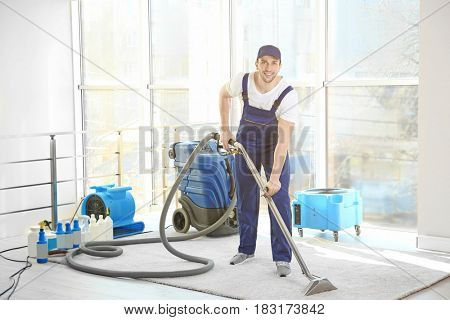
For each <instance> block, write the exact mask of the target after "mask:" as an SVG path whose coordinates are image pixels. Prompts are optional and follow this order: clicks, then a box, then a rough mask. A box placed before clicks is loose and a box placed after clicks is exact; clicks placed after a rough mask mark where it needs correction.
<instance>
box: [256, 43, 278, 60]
mask: <svg viewBox="0 0 450 320" xmlns="http://www.w3.org/2000/svg"><path fill="white" fill-rule="evenodd" d="M264 56H272V57H274V58H277V59H278V60H281V52H280V49H278V48H277V47H275V46H272V45H266V46H262V47H261V48H259V50H258V57H257V59H259V58H261V57H264Z"/></svg>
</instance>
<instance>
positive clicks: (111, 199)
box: [81, 184, 145, 238]
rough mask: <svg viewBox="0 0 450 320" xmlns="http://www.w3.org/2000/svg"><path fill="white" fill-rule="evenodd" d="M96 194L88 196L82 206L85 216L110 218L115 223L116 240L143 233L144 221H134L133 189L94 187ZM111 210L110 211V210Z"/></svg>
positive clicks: (108, 186)
mask: <svg viewBox="0 0 450 320" xmlns="http://www.w3.org/2000/svg"><path fill="white" fill-rule="evenodd" d="M90 189H93V190H95V193H91V194H89V195H87V196H86V197H85V198H84V200H83V204H82V206H81V213H82V214H83V215H89V216H91V215H92V214H93V215H94V216H95V217H96V218H97V219H98V218H99V217H100V216H103V217H106V215H107V214H108V211H109V216H110V218H111V219H112V221H113V226H114V238H120V237H125V236H129V235H133V234H138V233H141V232H142V231H143V230H144V227H145V225H144V223H143V222H142V221H137V222H136V221H134V214H135V210H136V205H135V202H134V198H133V196H132V195H131V193H130V192H129V190H131V189H132V188H131V187H115V184H108V185H103V186H92V187H90ZM108 209H109V210H108Z"/></svg>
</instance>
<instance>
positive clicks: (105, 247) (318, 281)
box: [66, 133, 336, 295]
mask: <svg viewBox="0 0 450 320" xmlns="http://www.w3.org/2000/svg"><path fill="white" fill-rule="evenodd" d="M212 139H213V140H215V141H216V142H218V141H219V140H220V135H219V134H218V133H210V134H208V135H207V136H206V137H205V138H203V139H202V140H201V141H199V143H198V145H197V146H196V147H195V148H194V150H193V151H192V153H191V154H190V155H189V157H188V159H187V160H186V163H185V164H184V166H183V168H182V169H181V170H180V172H179V174H178V177H177V178H176V180H175V183H174V185H173V186H172V188H171V190H170V192H169V195H168V198H167V201H166V202H165V203H164V207H163V210H162V213H161V218H160V223H159V232H160V238H146V239H131V240H113V241H91V242H88V243H86V244H84V245H82V246H81V247H80V248H78V249H73V250H70V251H69V252H68V253H67V255H66V261H67V264H68V265H69V266H70V267H72V268H74V269H76V270H79V271H83V272H88V273H91V274H97V275H102V276H108V277H124V278H170V277H185V276H192V275H198V274H202V273H205V272H207V271H209V270H211V269H212V268H213V267H214V261H212V260H211V259H208V258H202V257H197V256H192V255H188V254H185V253H182V252H180V251H178V250H176V249H175V248H174V247H172V245H171V244H170V242H173V241H184V240H189V239H194V238H198V237H201V236H204V235H207V234H209V233H210V232H213V231H214V230H216V229H218V228H219V227H221V226H222V225H223V224H224V223H225V221H226V220H227V219H229V218H230V216H231V215H232V212H233V209H234V207H235V205H236V194H234V195H233V197H232V199H231V202H230V204H229V206H228V208H227V209H226V210H225V212H224V214H223V215H222V216H221V217H220V218H219V219H218V220H217V221H216V222H215V223H214V224H212V225H211V226H209V227H207V228H205V229H203V230H201V231H199V232H196V233H192V234H186V235H182V236H177V237H169V238H168V237H167V236H166V233H165V221H166V218H167V213H168V210H169V207H170V203H171V201H172V199H173V197H174V195H175V193H176V192H177V189H178V188H179V186H180V184H181V182H182V180H183V178H184V177H185V175H186V173H187V172H188V171H189V170H190V167H191V166H192V163H193V162H194V160H195V158H196V157H197V156H198V154H199V153H200V152H201V150H202V149H203V148H204V147H205V146H206V145H207V144H208V143H209V141H210V140H212ZM229 144H230V145H231V146H232V148H233V153H240V154H242V155H243V157H244V159H245V161H246V163H247V165H248V167H249V168H250V170H251V172H252V175H253V176H254V178H255V180H256V182H257V184H258V186H259V187H260V189H261V190H263V191H265V190H264V189H265V186H266V181H264V178H263V177H261V176H260V175H259V172H258V170H257V169H256V167H255V165H254V164H253V162H252V161H251V159H250V157H249V156H248V154H247V152H246V151H245V149H244V147H243V146H242V145H241V144H240V143H239V142H235V141H232V140H230V141H229ZM263 194H264V196H265V197H266V199H267V202H268V203H269V206H270V208H271V209H272V211H273V213H274V216H275V218H276V221H277V222H278V224H279V225H280V228H281V230H282V231H283V234H284V236H285V237H286V239H287V241H288V243H289V245H290V246H291V248H292V250H293V252H294V255H295V257H296V259H297V262H298V263H299V265H300V267H301V269H302V272H303V274H304V275H305V277H307V278H308V279H309V280H310V283H309V285H308V286H307V288H306V293H305V295H312V294H317V293H321V292H325V291H330V290H335V289H336V287H335V286H333V284H331V282H330V281H329V280H327V279H326V278H322V277H319V276H316V275H313V274H312V273H311V272H310V271H309V269H308V267H307V266H306V263H305V262H304V260H303V258H302V256H301V254H300V252H299V250H298V248H297V246H296V245H295V242H294V240H293V239H292V236H291V235H290V233H289V229H288V228H287V227H286V225H285V223H284V221H283V219H282V218H281V215H280V213H279V211H278V209H277V207H276V205H275V203H274V202H273V200H272V198H271V197H270V196H268V195H266V193H265V192H264V193H263ZM158 242H162V243H163V245H164V247H165V248H166V249H167V250H168V251H169V252H170V253H172V254H173V255H175V256H177V257H179V258H181V259H184V260H186V261H191V262H197V263H200V264H202V265H203V266H201V267H198V268H193V269H189V270H177V271H133V270H123V271H116V270H107V269H101V268H95V267H90V266H85V265H82V264H81V263H79V262H78V261H77V260H76V259H75V257H76V256H77V255H79V254H81V253H85V254H88V255H92V256H96V257H116V256H119V255H120V254H122V252H123V250H122V248H120V247H118V246H124V245H132V244H144V243H158Z"/></svg>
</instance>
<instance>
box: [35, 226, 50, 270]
mask: <svg viewBox="0 0 450 320" xmlns="http://www.w3.org/2000/svg"><path fill="white" fill-rule="evenodd" d="M36 260H37V263H47V262H48V243H47V238H46V237H45V232H44V229H43V228H41V229H40V230H39V240H38V241H37V242H36Z"/></svg>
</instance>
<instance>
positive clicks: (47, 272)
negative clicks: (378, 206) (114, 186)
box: [0, 212, 450, 300]
mask: <svg viewBox="0 0 450 320" xmlns="http://www.w3.org/2000/svg"><path fill="white" fill-rule="evenodd" d="M137 219H142V220H144V221H145V223H146V230H147V231H149V230H153V231H157V229H158V221H159V214H157V213H155V212H154V213H151V214H146V215H142V216H141V217H139V216H138V217H137ZM170 223H171V222H170V219H168V221H167V223H166V225H170ZM258 229H259V236H261V237H269V236H270V227H269V219H268V217H267V213H262V214H261V217H260V225H259V228H258ZM156 234H157V232H155V235H156ZM294 236H295V237H298V233H297V232H296V230H294ZM304 237H320V238H325V239H328V240H330V241H333V234H332V232H321V231H316V230H308V229H306V230H304ZM354 241H361V242H363V243H364V244H365V245H367V246H369V247H371V248H374V249H376V248H383V249H392V250H400V251H415V250H417V249H416V247H415V246H416V234H415V233H412V232H399V231H393V230H388V229H380V228H375V227H371V226H365V225H363V226H362V233H361V236H360V237H356V236H355V233H354V230H352V229H349V230H348V231H347V232H340V234H339V242H343V243H345V242H354ZM25 244H26V241H25V237H14V238H9V239H0V251H1V250H4V249H7V248H12V247H17V246H22V245H25ZM4 256H7V257H9V258H13V259H24V258H25V257H26V249H20V250H17V251H14V252H8V253H5V254H4ZM32 262H33V266H32V267H31V268H30V269H28V270H27V271H25V272H24V273H23V275H22V277H21V280H20V284H19V286H18V288H17V290H16V292H15V294H14V295H13V297H12V298H13V299H55V300H56V299H158V300H159V299H183V300H184V299H205V300H208V299H223V298H222V297H218V296H214V295H210V294H205V293H202V292H196V291H192V290H186V289H181V288H175V287H170V286H167V285H160V284H157V283H149V282H147V281H140V280H132V279H113V278H108V277H101V276H95V275H90V274H85V273H81V272H78V271H75V270H72V269H70V268H69V267H67V266H64V265H59V264H54V263H47V264H44V265H39V264H37V263H34V261H32ZM22 265H23V264H22ZM20 267H21V264H19V263H14V262H9V261H6V260H4V259H1V258H0V271H1V272H0V292H2V291H3V290H4V289H6V288H7V287H8V286H9V285H10V284H11V283H12V282H11V281H10V280H9V279H8V276H9V275H10V274H12V273H14V272H15V271H17V270H18V269H19V268H20ZM2 298H5V296H4V297H2ZM449 298H450V278H447V279H445V280H443V281H441V282H439V283H437V284H435V285H433V286H431V287H430V288H427V289H424V290H422V291H420V292H418V293H416V294H414V295H411V296H409V297H407V299H418V300H419V299H449Z"/></svg>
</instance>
